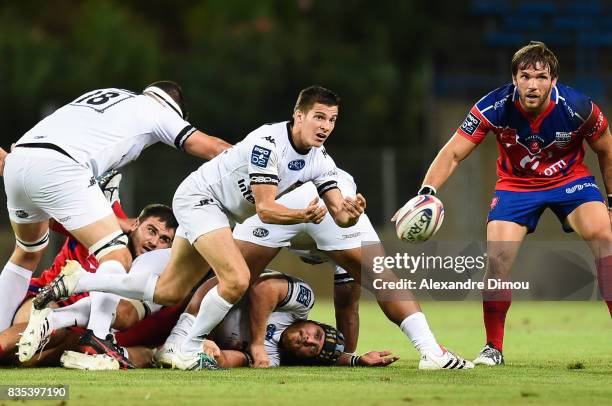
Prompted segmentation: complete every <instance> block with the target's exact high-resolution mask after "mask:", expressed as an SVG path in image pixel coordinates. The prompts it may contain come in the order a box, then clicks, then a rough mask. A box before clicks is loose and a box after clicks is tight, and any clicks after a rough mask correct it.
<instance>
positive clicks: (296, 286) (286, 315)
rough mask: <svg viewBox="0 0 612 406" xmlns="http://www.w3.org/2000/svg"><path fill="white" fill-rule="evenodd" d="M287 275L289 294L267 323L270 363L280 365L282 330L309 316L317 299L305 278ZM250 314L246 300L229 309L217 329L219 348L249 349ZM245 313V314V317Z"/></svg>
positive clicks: (267, 351) (265, 343)
mask: <svg viewBox="0 0 612 406" xmlns="http://www.w3.org/2000/svg"><path fill="white" fill-rule="evenodd" d="M267 274H270V275H279V274H280V273H279V272H275V271H268V270H267ZM265 275H266V274H264V275H263V276H264V277H265ZM285 276H286V277H287V280H288V281H289V290H288V292H287V296H286V297H285V299H284V300H283V301H282V302H281V303H279V305H278V306H277V307H276V309H275V310H274V312H272V314H270V316H269V317H268V323H267V325H266V337H265V341H264V348H265V350H266V353H267V354H268V358H269V359H270V366H273V367H275V366H279V365H280V339H281V334H282V333H283V331H285V329H286V328H287V327H289V326H290V325H291V324H293V323H294V322H296V321H298V320H307V319H308V314H309V313H310V310H312V307H313V306H314V302H315V296H314V292H313V290H312V288H311V287H310V286H309V285H308V284H307V283H306V282H304V281H303V280H301V279H299V278H296V277H294V276H289V275H285ZM248 314H249V311H248V309H247V308H246V301H242V302H241V304H240V305H239V306H237V307H234V308H233V309H232V310H230V311H229V313H228V314H227V315H226V316H225V318H224V319H223V321H222V322H221V324H219V325H218V326H217V327H216V328H215V331H214V334H215V342H216V343H217V344H218V345H219V347H220V348H223V349H235V350H241V351H246V350H248V346H249V343H250V340H251V338H250V337H251V333H250V327H249V320H248ZM245 315H246V317H243V316H245Z"/></svg>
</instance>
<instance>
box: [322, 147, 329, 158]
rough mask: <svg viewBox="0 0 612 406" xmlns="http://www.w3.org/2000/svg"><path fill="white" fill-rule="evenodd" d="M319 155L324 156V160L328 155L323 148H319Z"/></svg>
mask: <svg viewBox="0 0 612 406" xmlns="http://www.w3.org/2000/svg"><path fill="white" fill-rule="evenodd" d="M321 153H322V154H323V156H324V157H325V158H327V157H328V155H327V151H326V150H325V147H321Z"/></svg>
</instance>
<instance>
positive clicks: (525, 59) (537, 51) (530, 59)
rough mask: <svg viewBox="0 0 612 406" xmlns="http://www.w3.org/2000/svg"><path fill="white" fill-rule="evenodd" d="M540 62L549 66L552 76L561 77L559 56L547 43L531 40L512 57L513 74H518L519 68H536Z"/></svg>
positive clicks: (545, 66)
mask: <svg viewBox="0 0 612 406" xmlns="http://www.w3.org/2000/svg"><path fill="white" fill-rule="evenodd" d="M538 63H540V64H542V66H543V67H544V68H547V67H548V71H549V72H550V76H552V77H553V78H557V77H559V61H558V60H557V57H556V56H555V54H554V53H553V51H551V50H550V49H548V47H547V46H546V44H545V43H543V42H539V41H531V42H530V43H529V44H528V45H525V46H524V47H522V48H521V49H519V50H518V51H516V52H515V53H514V56H513V57H512V64H511V68H512V76H516V74H517V72H518V71H519V69H527V68H529V67H533V68H535V67H536V66H537V64H538Z"/></svg>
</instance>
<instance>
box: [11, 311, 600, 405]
mask: <svg viewBox="0 0 612 406" xmlns="http://www.w3.org/2000/svg"><path fill="white" fill-rule="evenodd" d="M422 307H423V310H424V311H425V313H426V314H427V317H428V320H429V323H430V325H431V327H432V329H433V331H434V333H435V334H436V337H437V339H438V341H439V342H440V343H442V344H444V345H445V346H447V347H449V348H450V349H452V350H454V351H456V352H458V353H459V354H461V355H462V356H465V357H467V358H469V359H473V358H474V357H475V356H476V354H477V353H478V351H479V350H480V348H481V347H482V345H483V344H484V332H483V327H482V321H481V319H482V315H481V304H480V303H474V302H472V303H451V302H446V303H444V302H439V303H431V302H427V303H423V304H422ZM360 313H361V334H360V341H359V352H365V351H367V350H371V349H378V350H382V349H390V350H393V351H394V352H395V353H397V354H399V355H400V356H401V357H402V359H401V360H400V361H398V362H396V363H395V364H394V365H392V366H389V367H386V368H348V367H343V368H340V367H337V368H324V367H318V368H296V367H292V368H274V369H269V370H255V369H247V368H242V369H235V370H231V371H223V372H207V371H198V372H183V371H170V370H153V369H151V370H136V371H118V372H115V371H108V372H107V371H104V372H81V371H69V370H63V369H61V368H41V369H0V384H2V385H7V384H20V385H26V384H29V385H43V384H44V385H60V384H62V385H69V387H70V400H69V401H68V402H67V404H75V405H76V404H78V405H83V404H95V405H100V404H104V403H108V404H112V405H113V406H115V405H137V404H147V405H157V404H159V405H166V404H168V405H170V404H196V403H201V404H219V405H221V404H246V403H247V402H248V403H249V404H268V405H269V404H283V403H285V404H311V405H312V404H316V405H323V404H335V405H349V404H351V405H355V404H360V405H361V404H371V405H383V404H384V405H386V404H404V405H405V404H429V403H438V404H447V403H453V404H485V403H486V404H490V403H495V404H496V405H503V404H512V403H521V404H524V403H528V404H578V403H579V404H609V402H612V351H611V344H612V340H611V339H612V322H611V321H610V318H609V315H608V311H607V309H606V307H605V305H604V304H602V303H595V302H592V303H583V302H554V303H553V302H545V303H525V302H522V303H521V302H516V303H513V305H512V307H511V308H510V312H509V314H508V320H507V329H506V340H505V351H504V355H505V357H506V366H504V367H497V368H485V367H477V368H476V369H475V370H472V371H428V372H424V371H419V370H417V369H416V367H417V363H418V355H417V353H416V351H415V350H414V349H413V348H412V346H411V345H410V343H409V342H407V340H406V339H405V337H404V336H403V335H402V334H401V332H400V331H399V329H398V328H397V327H395V326H394V325H392V324H391V323H390V322H388V321H387V320H386V318H385V317H384V316H383V315H382V313H381V312H380V311H379V310H378V308H377V306H376V303H374V302H369V301H362V304H361V311H360ZM312 318H313V319H316V320H320V321H325V322H332V323H333V310H332V305H331V303H329V302H319V303H317V305H316V306H315V309H314V311H313V313H312ZM28 402H34V403H44V404H60V403H61V402H60V401H44V402H43V401H28ZM13 403H15V402H14V401H6V400H4V401H0V405H2V404H6V405H9V404H13Z"/></svg>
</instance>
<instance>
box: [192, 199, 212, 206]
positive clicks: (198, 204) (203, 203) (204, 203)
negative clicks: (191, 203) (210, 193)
mask: <svg viewBox="0 0 612 406" xmlns="http://www.w3.org/2000/svg"><path fill="white" fill-rule="evenodd" d="M212 203H213V199H202V200H200V201H199V202H198V203H197V204H196V205H195V207H201V206H206V205H209V204H212Z"/></svg>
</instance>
